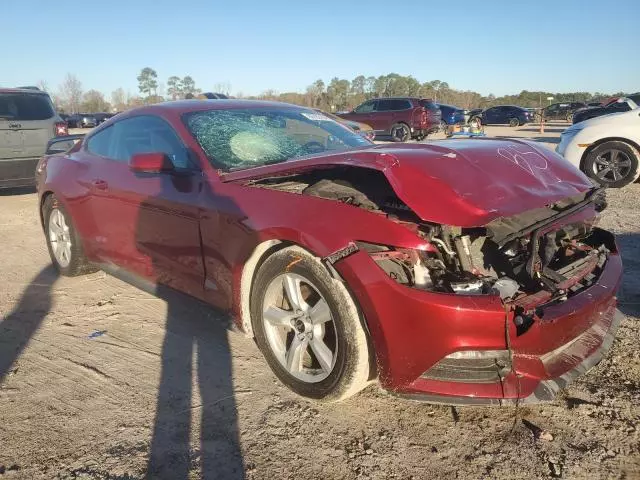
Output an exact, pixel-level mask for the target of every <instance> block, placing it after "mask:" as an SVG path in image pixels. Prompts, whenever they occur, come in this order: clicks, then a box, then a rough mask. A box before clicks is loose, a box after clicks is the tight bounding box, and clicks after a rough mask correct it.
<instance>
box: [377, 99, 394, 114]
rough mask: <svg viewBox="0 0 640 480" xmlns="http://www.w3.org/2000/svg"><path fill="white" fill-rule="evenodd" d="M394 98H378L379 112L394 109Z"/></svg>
mask: <svg viewBox="0 0 640 480" xmlns="http://www.w3.org/2000/svg"><path fill="white" fill-rule="evenodd" d="M392 101H393V100H378V106H377V107H376V111H377V112H387V111H389V110H393V108H391V107H392V106H393V105H392Z"/></svg>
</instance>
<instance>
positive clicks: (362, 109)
mask: <svg viewBox="0 0 640 480" xmlns="http://www.w3.org/2000/svg"><path fill="white" fill-rule="evenodd" d="M375 103H376V102H375V100H369V101H368V102H364V103H363V104H362V105H360V106H358V107H356V109H355V110H354V112H356V113H370V112H373V107H374V105H375Z"/></svg>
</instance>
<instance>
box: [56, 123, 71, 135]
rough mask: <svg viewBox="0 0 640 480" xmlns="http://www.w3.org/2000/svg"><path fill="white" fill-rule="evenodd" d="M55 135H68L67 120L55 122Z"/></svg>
mask: <svg viewBox="0 0 640 480" xmlns="http://www.w3.org/2000/svg"><path fill="white" fill-rule="evenodd" d="M55 132H56V137H63V136H65V135H69V128H68V127H67V122H56V126H55Z"/></svg>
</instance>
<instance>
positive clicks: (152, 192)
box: [86, 115, 204, 296]
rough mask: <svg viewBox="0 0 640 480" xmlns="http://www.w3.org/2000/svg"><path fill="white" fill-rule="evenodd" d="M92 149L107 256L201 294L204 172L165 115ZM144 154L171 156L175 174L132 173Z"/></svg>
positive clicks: (94, 206)
mask: <svg viewBox="0 0 640 480" xmlns="http://www.w3.org/2000/svg"><path fill="white" fill-rule="evenodd" d="M105 132H106V133H105ZM106 135H108V138H104V137H105V136H106ZM86 149H87V151H88V152H89V154H90V155H91V157H92V158H91V162H90V163H91V165H90V167H89V168H90V173H89V175H88V178H89V183H90V189H91V202H90V204H91V207H90V208H91V211H92V215H93V217H94V218H95V219H96V223H97V227H96V229H97V232H98V240H97V241H96V244H97V254H98V256H99V257H100V259H101V260H102V261H103V262H105V263H107V264H109V265H112V266H113V265H115V266H118V267H121V268H123V269H125V270H126V271H129V272H131V273H134V274H136V275H140V276H143V277H145V278H147V279H150V280H152V281H154V282H157V283H162V284H166V285H169V286H171V287H174V288H176V289H178V290H181V291H184V292H186V293H189V294H191V295H195V296H201V295H202V291H203V282H204V267H203V261H202V252H201V246H200V233H199V211H200V209H199V200H200V199H199V195H200V191H201V188H202V175H201V174H200V172H199V171H198V169H197V168H196V167H195V165H194V164H193V162H192V161H191V160H190V156H189V152H188V150H187V148H186V147H185V146H184V144H183V143H182V141H181V140H180V137H179V136H178V134H177V133H176V132H175V131H174V130H173V128H172V127H171V126H170V125H169V123H167V122H166V121H165V120H163V119H162V118H160V117H158V116H153V115H142V116H136V117H130V118H124V119H122V120H120V121H118V122H115V123H114V124H112V125H111V126H109V127H108V128H107V129H106V130H101V131H99V132H98V134H97V135H95V136H92V137H90V138H89V139H88V140H87V142H86ZM145 152H162V153H165V154H166V155H168V157H169V158H170V159H171V161H172V162H173V164H174V167H175V171H171V172H162V173H138V172H133V171H132V170H131V169H130V168H129V161H130V160H131V157H132V156H133V155H135V154H137V153H145Z"/></svg>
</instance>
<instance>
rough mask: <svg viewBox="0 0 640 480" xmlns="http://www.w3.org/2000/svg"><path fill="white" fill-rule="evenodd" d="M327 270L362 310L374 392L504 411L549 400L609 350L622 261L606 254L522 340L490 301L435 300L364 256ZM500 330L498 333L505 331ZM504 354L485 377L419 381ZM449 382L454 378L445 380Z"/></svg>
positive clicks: (496, 301) (494, 299) (509, 317)
mask: <svg viewBox="0 0 640 480" xmlns="http://www.w3.org/2000/svg"><path fill="white" fill-rule="evenodd" d="M334 267H335V268H336V270H337V271H338V273H339V274H340V275H341V276H342V278H343V279H344V280H345V281H346V282H347V284H348V285H349V287H350V288H351V290H352V291H353V293H354V295H355V296H356V297H357V299H358V302H359V304H360V306H361V308H362V310H363V314H364V317H365V318H366V319H367V324H368V327H369V330H370V333H371V338H372V341H373V343H374V346H375V349H376V355H377V368H378V375H379V378H380V382H381V384H382V386H383V387H384V388H385V389H387V390H389V391H391V392H392V393H395V394H398V395H401V396H403V397H407V398H411V399H415V400H421V401H427V402H430V403H442V404H467V405H474V404H476V405H504V404H511V403H515V402H519V403H535V402H542V401H550V400H552V399H553V398H554V397H555V396H556V394H557V393H558V391H560V390H561V389H562V388H564V387H565V386H566V385H567V384H568V383H570V382H571V381H572V380H574V379H575V378H576V377H578V376H579V375H581V374H583V373H585V372H586V371H587V370H589V369H590V368H591V367H593V366H594V365H596V364H597V363H598V362H599V361H600V360H601V359H602V357H603V356H604V355H605V354H606V353H607V351H608V350H609V348H610V347H611V344H612V342H613V338H614V336H615V332H616V330H617V328H618V325H619V323H620V320H621V318H622V315H621V313H620V312H619V311H618V310H617V308H616V297H615V292H616V290H617V288H618V286H619V283H620V279H621V276H622V262H621V260H620V256H619V255H618V254H617V253H614V252H612V253H611V254H610V255H609V258H608V260H607V262H606V264H605V265H604V268H603V270H602V272H601V275H600V277H599V278H598V280H597V281H596V282H595V283H593V284H592V285H591V286H590V287H588V288H585V289H584V290H582V291H580V292H579V293H577V294H575V295H573V296H571V297H569V298H568V299H567V300H565V301H563V302H558V303H555V304H552V305H549V306H545V308H544V316H543V318H536V319H535V321H534V322H533V324H532V325H531V326H530V328H528V329H527V330H526V332H524V333H519V332H518V330H517V325H516V322H515V318H514V316H515V313H514V312H510V311H508V310H507V309H505V305H504V304H503V303H502V301H501V300H500V298H499V297H498V296H496V295H482V296H474V295H456V294H443V293H434V292H429V291H422V290H418V289H412V288H407V287H405V286H402V285H398V284H397V283H396V282H394V281H393V280H391V279H390V278H389V277H388V276H387V275H385V273H384V272H383V271H382V270H381V269H380V268H378V267H377V265H375V263H374V262H373V261H372V260H371V259H370V258H369V257H368V255H367V254H365V253H364V252H357V253H355V254H353V255H350V256H348V257H347V258H344V259H343V260H341V261H339V262H337V263H336V264H335V265H334ZM505 327H506V328H505ZM486 350H489V351H505V350H507V351H509V353H510V361H509V365H508V368H506V369H505V368H504V365H502V368H501V369H500V370H501V372H500V374H499V375H496V376H495V378H494V379H493V380H492V379H491V378H485V379H483V380H482V381H480V382H477V383H474V382H468V381H460V379H459V378H448V379H444V380H443V379H440V380H436V379H434V378H433V375H429V374H427V372H429V371H430V369H432V368H433V367H434V366H435V365H437V364H438V363H439V362H441V361H442V360H443V359H444V358H445V357H447V356H449V355H451V354H453V353H455V352H462V351H486ZM453 377H455V375H454V376H453Z"/></svg>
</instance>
